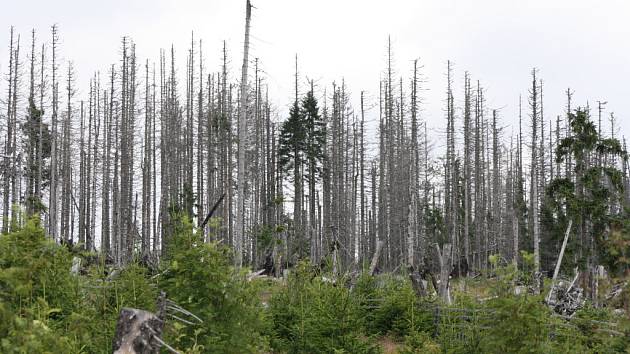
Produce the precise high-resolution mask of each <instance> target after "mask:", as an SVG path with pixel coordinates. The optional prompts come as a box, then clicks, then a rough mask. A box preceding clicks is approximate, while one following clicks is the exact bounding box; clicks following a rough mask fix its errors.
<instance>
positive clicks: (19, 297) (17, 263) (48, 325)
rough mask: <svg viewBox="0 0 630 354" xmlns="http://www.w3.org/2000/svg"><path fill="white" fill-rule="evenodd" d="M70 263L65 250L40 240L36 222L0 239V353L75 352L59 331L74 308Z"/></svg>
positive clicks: (76, 291)
mask: <svg viewBox="0 0 630 354" xmlns="http://www.w3.org/2000/svg"><path fill="white" fill-rule="evenodd" d="M16 226H17V225H16ZM71 263H72V261H71V256H70V253H69V252H68V251H67V249H65V248H64V247H62V246H59V245H57V244H55V243H54V242H53V241H51V240H49V239H46V238H45V236H44V230H43V229H42V228H41V227H40V225H39V221H38V219H36V218H33V219H31V220H29V221H28V222H27V223H26V224H25V225H24V227H23V228H21V229H18V230H16V231H14V232H11V233H9V234H6V235H0V338H1V339H0V352H2V353H46V352H50V353H73V352H80V351H81V350H80V349H79V348H78V347H77V344H76V343H77V342H76V341H75V340H74V338H71V337H70V336H67V335H66V332H65V331H63V329H60V328H63V323H64V322H65V321H66V320H67V319H68V318H69V317H70V316H71V314H72V313H73V311H74V310H75V309H77V308H78V307H79V299H80V292H79V280H78V279H77V277H75V276H73V275H71V274H70V267H71Z"/></svg>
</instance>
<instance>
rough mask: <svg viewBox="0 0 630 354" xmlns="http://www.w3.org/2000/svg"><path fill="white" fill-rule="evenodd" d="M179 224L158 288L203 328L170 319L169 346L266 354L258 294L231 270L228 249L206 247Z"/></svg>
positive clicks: (187, 227) (184, 223)
mask: <svg viewBox="0 0 630 354" xmlns="http://www.w3.org/2000/svg"><path fill="white" fill-rule="evenodd" d="M177 224H178V225H179V226H178V227H177V230H176V232H175V234H174V236H173V237H172V239H171V240H170V242H169V244H168V248H167V254H166V257H165V258H164V260H163V263H162V276H161V277H160V278H159V285H160V288H161V289H163V290H164V291H165V292H166V294H167V297H168V298H169V299H171V300H173V301H174V302H176V303H177V304H179V305H180V306H181V307H183V308H184V309H186V310H188V311H190V312H191V313H193V314H195V315H196V316H198V317H199V318H201V319H202V320H203V323H201V324H198V325H186V324H184V323H182V322H179V321H177V320H174V319H172V318H169V319H168V320H169V321H170V323H171V324H172V326H169V327H170V328H171V330H170V331H169V332H167V336H166V340H167V342H168V343H169V344H172V345H175V346H176V347H179V348H193V347H194V348H196V349H195V350H198V351H203V352H208V353H252V352H257V351H260V350H262V349H264V348H265V346H266V341H265V338H263V336H262V332H263V330H264V326H265V322H264V318H263V309H262V304H261V302H260V299H259V298H258V296H257V293H256V288H255V287H254V286H252V285H251V284H250V283H249V282H247V281H246V280H245V277H244V276H243V275H242V274H239V273H237V272H236V270H235V269H234V268H233V267H232V266H231V264H232V261H231V259H230V253H229V250H228V248H227V247H224V246H220V245H218V244H216V243H204V241H203V237H202V236H201V235H198V234H195V233H194V232H193V230H192V225H191V224H190V222H188V221H187V220H183V221H182V222H181V223H177ZM179 317H181V316H179ZM188 320H191V319H190V318H189V319H188Z"/></svg>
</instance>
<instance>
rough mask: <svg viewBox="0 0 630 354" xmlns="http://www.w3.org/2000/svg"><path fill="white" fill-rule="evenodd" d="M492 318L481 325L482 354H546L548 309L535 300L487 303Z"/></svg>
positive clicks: (519, 298)
mask: <svg viewBox="0 0 630 354" xmlns="http://www.w3.org/2000/svg"><path fill="white" fill-rule="evenodd" d="M488 310H489V311H490V313H491V316H489V318H488V319H487V321H486V323H483V324H484V325H485V326H486V327H487V329H486V330H485V331H484V332H483V337H482V338H481V342H480V345H481V349H482V351H483V352H484V353H544V352H548V351H549V350H548V347H547V343H548V339H549V334H550V333H549V326H548V319H549V316H550V315H551V313H550V311H549V309H548V308H547V307H546V306H545V305H543V304H542V301H541V299H540V298H538V297H533V296H505V297H499V298H496V299H492V300H490V301H489V302H488Z"/></svg>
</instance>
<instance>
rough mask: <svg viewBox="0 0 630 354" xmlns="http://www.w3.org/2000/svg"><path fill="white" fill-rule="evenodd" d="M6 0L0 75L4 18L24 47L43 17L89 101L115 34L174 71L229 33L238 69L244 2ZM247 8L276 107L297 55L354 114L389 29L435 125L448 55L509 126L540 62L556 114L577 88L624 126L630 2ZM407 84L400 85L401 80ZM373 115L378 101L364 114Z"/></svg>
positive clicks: (401, 70)
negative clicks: (417, 75) (421, 86)
mask: <svg viewBox="0 0 630 354" xmlns="http://www.w3.org/2000/svg"><path fill="white" fill-rule="evenodd" d="M4 2H5V3H4V4H3V5H2V11H1V12H0V23H1V24H3V26H2V28H1V30H2V31H4V32H2V34H1V35H0V70H1V71H2V73H3V74H5V73H6V72H7V66H8V46H9V26H10V25H14V26H15V27H16V30H17V31H18V33H20V34H21V35H22V41H23V42H22V48H23V50H27V48H28V47H29V46H30V29H31V28H35V29H36V30H37V31H38V36H39V38H40V39H45V40H46V41H50V31H49V28H50V25H52V24H53V23H57V24H58V25H59V31H60V37H61V45H60V54H61V56H62V57H63V58H64V59H70V60H72V61H73V62H74V65H75V70H76V72H77V75H78V76H77V83H78V84H79V89H80V91H79V95H78V96H77V99H80V98H82V97H85V94H86V93H87V81H88V79H89V77H90V76H91V75H92V73H93V72H94V71H95V70H101V71H102V72H106V71H107V69H108V67H109V65H111V64H112V63H118V62H119V60H120V59H119V56H120V55H119V54H120V38H121V37H122V36H123V35H128V36H130V37H132V38H133V40H134V41H135V42H136V44H137V54H138V62H139V63H144V60H145V59H146V58H149V59H150V60H151V61H156V60H158V59H159V49H160V48H169V47H170V45H171V43H173V44H174V45H175V49H176V52H177V53H178V58H177V59H178V61H179V68H180V69H179V71H180V74H183V70H184V67H183V65H184V63H185V60H186V59H185V56H186V51H187V48H188V47H189V42H190V35H191V31H194V33H195V38H201V39H203V41H204V53H205V57H206V63H205V66H206V69H208V68H210V69H212V70H215V71H216V70H218V65H219V63H220V50H221V46H222V40H224V39H225V40H226V41H227V43H228V49H229V52H230V56H231V65H232V68H233V71H232V77H234V78H236V77H240V72H239V71H240V63H241V61H242V41H243V25H244V8H245V4H244V3H245V1H244V0H229V1H228V0H223V1H218V0H206V1H203V0H191V1H175V0H155V1H148V0H145V1H140V0H108V1H88V0H55V1H46V0H40V1H34V0H20V1H14V0H4ZM252 4H253V5H254V6H255V7H256V8H255V9H254V10H253V18H252V31H251V33H252V47H251V55H252V57H259V58H260V60H261V65H262V68H263V69H264V71H265V73H266V75H267V77H268V83H269V89H270V96H271V97H272V101H273V102H274V103H275V104H276V105H277V106H278V107H279V111H280V112H281V113H284V112H286V107H287V102H290V101H291V100H292V98H291V97H292V87H293V70H294V69H293V68H294V55H295V53H297V54H298V56H299V67H300V68H299V70H300V72H301V74H302V78H303V79H304V78H305V77H307V76H308V77H309V78H314V79H315V80H316V82H317V83H318V85H319V87H320V88H323V87H324V85H325V86H327V87H330V85H331V83H332V81H333V80H335V81H337V82H338V83H339V82H340V81H341V79H342V78H344V79H345V81H346V83H347V85H348V87H349V89H350V91H351V93H352V95H353V96H352V99H353V103H354V106H355V109H356V110H357V112H358V99H359V93H360V91H361V90H365V91H366V92H367V93H368V97H370V100H369V102H370V103H371V105H374V104H376V103H377V97H378V87H379V77H380V75H381V72H382V71H383V69H384V68H385V58H386V44H387V36H388V35H391V37H392V41H393V47H394V55H395V63H396V68H397V73H398V74H399V75H404V77H405V78H406V80H407V78H408V77H409V76H410V74H411V69H412V61H413V59H415V58H418V57H419V58H420V62H421V63H422V64H423V65H424V68H423V69H422V73H423V74H424V76H425V78H426V83H425V87H426V88H428V91H424V92H423V93H422V95H423V100H424V104H423V116H424V118H426V119H427V120H428V122H429V126H430V127H432V129H433V130H434V131H435V132H440V131H442V130H443V128H442V127H444V126H445V119H444V110H443V106H444V96H445V94H444V92H445V86H446V77H445V72H446V61H447V60H449V59H450V60H452V61H453V62H454V63H455V72H454V76H455V80H456V85H455V103H456V105H461V102H462V88H461V87H462V81H463V80H462V79H463V75H464V74H463V73H464V70H468V71H469V72H470V73H471V75H472V78H473V79H474V80H476V79H479V80H481V83H482V85H483V86H484V87H485V88H486V89H487V92H486V98H487V100H488V104H487V106H488V108H501V117H502V120H503V122H504V125H509V124H511V123H512V122H514V119H515V118H516V117H517V112H518V96H519V94H523V97H524V103H526V97H527V89H528V88H529V86H530V72H531V69H532V67H537V68H538V69H539V70H540V77H541V78H542V79H543V80H544V82H545V88H544V94H545V102H544V108H545V117H546V119H547V120H549V119H555V116H556V115H557V114H562V112H563V110H564V106H565V95H564V91H565V90H566V88H567V87H571V88H572V89H573V90H574V91H575V96H574V102H575V105H584V104H586V102H587V100H588V101H589V102H590V103H591V107H595V105H596V103H595V102H596V101H597V100H602V101H604V100H606V101H608V102H609V103H608V105H607V106H606V112H611V111H613V112H615V115H616V117H617V118H618V122H619V123H618V124H619V125H620V126H621V133H622V134H623V133H628V132H630V120H629V119H628V118H629V117H628V116H629V115H630V90H628V82H630V66H629V64H630V41H629V40H630V24H628V21H629V19H630V2H629V1H624V0H599V1H593V0H591V1H583V0H543V1H540V0H519V1H516V0H475V1H470V0H467V1H465V0H435V1H427V0H415V1H413V0H410V1H403V0H390V1H357V0H351V1H347V0H344V1H340V0H337V1H331V0H316V1H304V0H252ZM23 58H25V56H23ZM62 67H65V64H63V66H62ZM182 77H183V76H182ZM182 79H183V78H182ZM25 82H26V80H25ZM303 83H304V84H305V81H304V82H303ZM405 85H406V87H405V88H406V89H407V90H408V81H405ZM5 86H6V85H5V83H1V84H0V88H2V89H4V87H5ZM2 92H5V91H2ZM376 113H377V109H373V110H372V112H371V113H370V117H375V114H376ZM606 116H608V113H606ZM372 119H373V118H372ZM458 124H459V125H461V122H460V123H458ZM606 127H607V126H606ZM510 129H511V128H509V127H508V128H507V131H506V133H507V134H509V133H510ZM434 140H436V141H437V143H438V144H439V139H436V138H435V137H434Z"/></svg>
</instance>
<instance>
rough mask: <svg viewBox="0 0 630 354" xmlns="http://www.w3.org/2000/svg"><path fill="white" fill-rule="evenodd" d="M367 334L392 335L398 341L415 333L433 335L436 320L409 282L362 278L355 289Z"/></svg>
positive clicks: (354, 294)
mask: <svg viewBox="0 0 630 354" xmlns="http://www.w3.org/2000/svg"><path fill="white" fill-rule="evenodd" d="M353 296H356V297H357V299H358V301H359V305H360V307H361V312H362V313H364V314H365V315H364V316H363V325H364V327H365V329H366V331H367V333H371V334H381V335H384V334H391V335H394V336H397V337H399V338H403V337H405V336H406V335H408V334H410V333H412V332H416V331H423V332H432V331H433V330H434V325H433V317H432V313H431V310H430V308H431V307H432V306H431V305H430V304H428V303H421V302H419V301H418V300H419V299H418V297H417V296H416V294H415V292H414V290H413V288H412V287H411V283H410V282H409V281H408V280H407V279H397V278H394V277H391V276H382V277H380V278H379V279H377V278H375V277H371V276H369V275H363V276H361V277H360V278H359V281H358V282H357V285H356V287H355V289H354V292H353Z"/></svg>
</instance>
